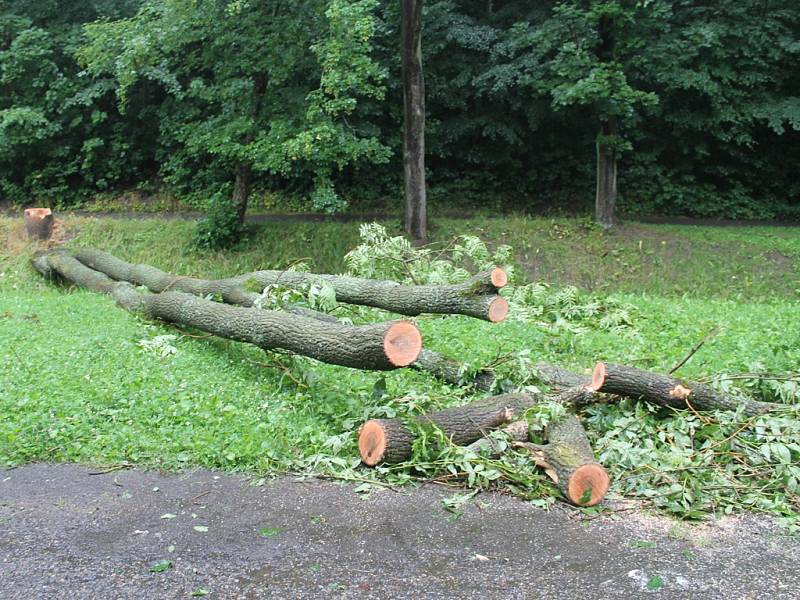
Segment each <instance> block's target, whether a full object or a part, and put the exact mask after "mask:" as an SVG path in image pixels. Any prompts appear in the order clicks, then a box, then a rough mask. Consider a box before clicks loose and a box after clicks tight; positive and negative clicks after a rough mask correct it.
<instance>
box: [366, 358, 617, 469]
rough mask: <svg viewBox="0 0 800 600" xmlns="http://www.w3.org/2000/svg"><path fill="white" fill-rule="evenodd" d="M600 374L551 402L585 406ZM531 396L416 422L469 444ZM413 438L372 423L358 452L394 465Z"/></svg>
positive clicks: (393, 422) (394, 424)
mask: <svg viewBox="0 0 800 600" xmlns="http://www.w3.org/2000/svg"><path fill="white" fill-rule="evenodd" d="M602 378H603V372H602V370H598V372H597V373H596V374H595V375H594V377H593V380H592V382H591V384H590V385H582V386H578V387H575V388H572V389H570V390H566V391H564V392H562V393H560V394H555V395H553V396H551V397H550V398H551V399H552V400H554V401H556V402H561V403H563V404H567V405H575V404H578V405H580V404H584V403H586V402H587V397H590V396H591V395H592V394H593V393H594V391H595V390H594V388H593V386H599V385H602ZM539 399H540V397H539V396H535V395H532V394H501V395H499V396H491V397H489V398H485V399H483V400H477V401H475V402H470V403H469V404H465V405H464V406H457V407H454V408H448V409H445V410H442V411H439V412H434V413H431V414H429V415H421V416H419V417H417V418H416V420H417V422H418V423H421V424H425V423H430V424H433V425H435V426H436V427H438V428H439V429H441V430H442V432H443V433H444V435H445V436H447V437H448V438H449V439H450V440H451V441H452V442H453V443H454V444H457V445H459V446H463V445H467V444H471V443H473V442H475V441H476V440H478V439H480V438H482V437H483V436H485V435H486V432H487V431H490V430H492V429H497V428H498V427H501V426H503V425H505V424H507V423H510V422H511V421H512V420H514V419H515V418H518V417H519V416H520V415H521V414H522V413H523V412H525V410H527V409H528V408H530V407H531V406H533V405H534V404H536V403H537V402H538V401H539ZM413 443H414V436H413V434H412V433H411V431H409V430H408V428H407V427H406V426H405V424H404V423H403V421H402V420H400V419H371V420H369V421H367V422H366V423H364V425H362V426H361V429H360V430H359V433H358V448H359V451H360V452H361V459H362V460H363V461H364V463H365V464H367V465H369V466H374V465H377V464H378V463H380V462H386V463H397V462H403V461H404V460H408V459H409V458H410V457H411V448H412V445H413Z"/></svg>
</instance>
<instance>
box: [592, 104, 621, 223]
mask: <svg viewBox="0 0 800 600" xmlns="http://www.w3.org/2000/svg"><path fill="white" fill-rule="evenodd" d="M615 133H616V119H614V117H610V118H609V119H608V120H607V121H602V122H601V124H600V133H599V134H598V135H597V194H596V195H595V218H596V219H597V222H598V223H599V224H600V226H601V227H602V228H603V229H611V227H613V226H614V207H615V206H616V203H617V154H616V151H615V150H614V148H613V146H611V145H610V144H609V141H610V140H609V138H610V136H613V135H614V134H615Z"/></svg>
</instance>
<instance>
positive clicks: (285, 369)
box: [244, 356, 308, 389]
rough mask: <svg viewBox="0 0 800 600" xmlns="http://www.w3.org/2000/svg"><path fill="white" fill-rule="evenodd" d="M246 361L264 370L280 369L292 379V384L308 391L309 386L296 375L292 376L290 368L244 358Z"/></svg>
mask: <svg viewBox="0 0 800 600" xmlns="http://www.w3.org/2000/svg"><path fill="white" fill-rule="evenodd" d="M244 359H245V360H246V361H247V362H249V363H250V364H251V365H256V366H257V367H262V368H264V369H278V370H279V371H281V372H283V374H284V375H286V376H287V377H288V378H289V379H291V380H292V383H294V384H295V385H296V386H297V387H299V388H303V389H308V385H307V384H305V383H303V382H302V381H300V380H299V379H297V377H295V376H294V375H292V372H291V371H290V370H289V368H288V367H285V366H283V365H280V364H277V363H264V362H259V361H257V360H251V359H249V358H247V357H246V356H245V357H244Z"/></svg>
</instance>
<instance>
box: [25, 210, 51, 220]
mask: <svg viewBox="0 0 800 600" xmlns="http://www.w3.org/2000/svg"><path fill="white" fill-rule="evenodd" d="M51 214H53V211H51V210H50V209H49V208H26V209H25V216H26V217H27V218H29V219H37V220H38V219H44V218H45V217H46V216H47V215H51Z"/></svg>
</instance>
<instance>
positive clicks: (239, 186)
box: [231, 142, 253, 227]
mask: <svg viewBox="0 0 800 600" xmlns="http://www.w3.org/2000/svg"><path fill="white" fill-rule="evenodd" d="M248 143H249V142H248ZM252 179H253V169H252V168H251V167H250V165H249V164H247V165H242V166H241V167H239V168H238V169H237V170H236V179H234V181H233V196H232V198H231V200H232V202H233V207H234V210H235V211H236V218H237V220H238V222H239V226H240V227H241V226H242V225H244V217H245V215H246V213H247V201H248V199H249V198H250V184H251V181H252Z"/></svg>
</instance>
